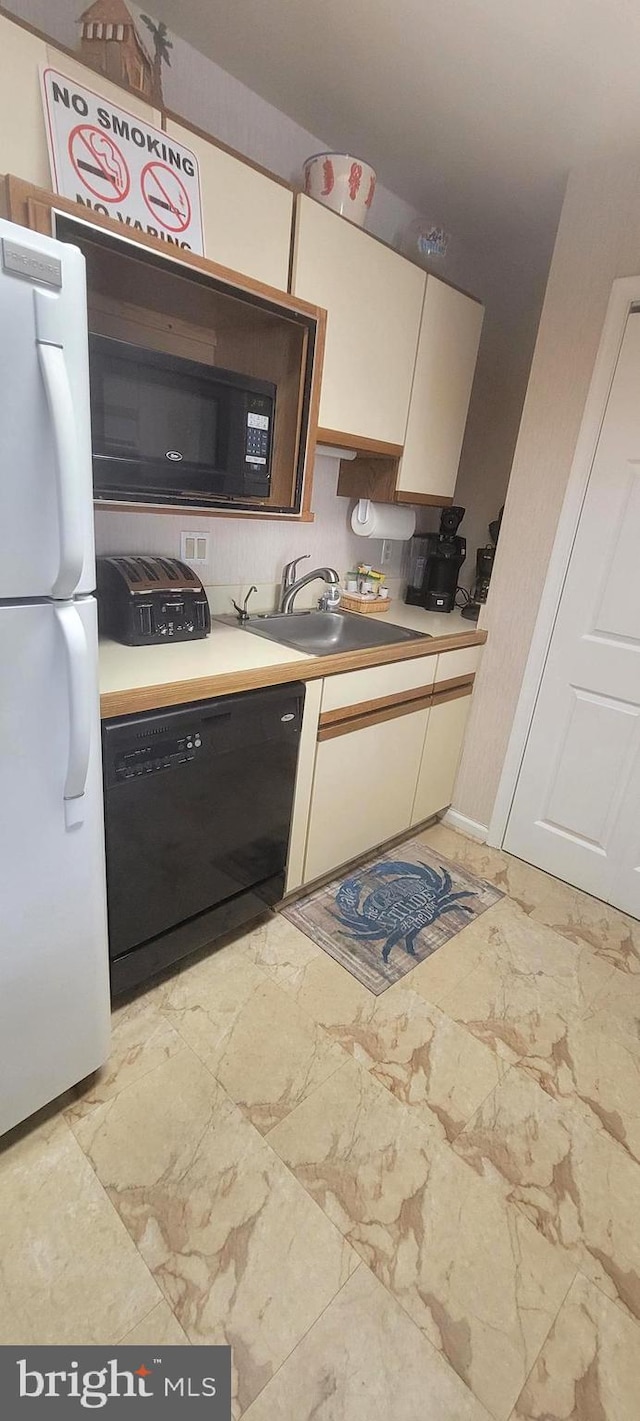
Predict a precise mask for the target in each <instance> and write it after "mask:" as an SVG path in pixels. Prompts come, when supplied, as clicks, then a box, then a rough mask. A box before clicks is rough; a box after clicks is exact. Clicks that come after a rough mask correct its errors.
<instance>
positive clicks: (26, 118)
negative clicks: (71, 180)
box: [0, 17, 50, 188]
mask: <svg viewBox="0 0 640 1421" xmlns="http://www.w3.org/2000/svg"><path fill="white" fill-rule="evenodd" d="M46 62H47V47H46V45H45V44H44V43H43V41H42V40H40V39H37V38H36V36H35V35H32V34H29V33H28V31H27V30H22V29H20V26H19V25H14V24H13V23H12V21H11V20H7V19H4V18H1V17H0V172H1V173H14V174H15V176H16V177H18V178H24V179H25V181H26V182H30V183H36V184H37V185H38V186H39V187H45V188H48V187H49V186H50V177H49V158H48V156H47V139H46V134H45V127H44V117H43V113H42V99H41V98H40V76H39V66H40V65H41V64H46Z"/></svg>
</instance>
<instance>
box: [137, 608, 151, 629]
mask: <svg viewBox="0 0 640 1421" xmlns="http://www.w3.org/2000/svg"><path fill="white" fill-rule="evenodd" d="M136 611H137V617H138V631H139V632H140V634H141V636H152V635H153V608H152V606H151V603H150V602H142V603H141V604H140V605H139V606H138V607H137V608H136Z"/></svg>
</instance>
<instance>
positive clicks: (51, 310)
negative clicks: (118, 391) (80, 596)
mask: <svg viewBox="0 0 640 1421" xmlns="http://www.w3.org/2000/svg"><path fill="white" fill-rule="evenodd" d="M33 295H34V304H35V313H36V342H37V348H38V361H39V364H40V370H41V373H42V379H43V382H44V388H45V391H46V396H47V404H48V407H49V415H50V418H51V427H52V431H53V447H54V457H55V466H56V486H57V502H58V528H59V538H60V562H59V567H58V574H57V577H56V579H55V582H54V584H53V587H52V588H51V596H52V597H59V598H61V599H64V598H68V597H72V596H73V594H74V592H75V590H76V587H77V586H78V583H79V581H80V577H81V574H82V567H83V563H84V529H83V520H82V501H83V497H84V492H85V487H84V486H85V479H84V475H85V470H84V467H83V461H82V458H81V452H80V437H79V432H78V427H77V422H76V415H75V410H74V406H73V395H72V392H71V382H70V380H69V371H68V369H67V361H66V356H65V351H64V344H63V340H62V336H61V333H60V332H59V331H58V330H57V329H56V327H57V325H58V311H57V300H56V297H55V296H52V295H50V294H49V293H48V292H46V291H40V290H35V291H34V293H33Z"/></svg>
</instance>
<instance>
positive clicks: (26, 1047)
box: [0, 220, 109, 1134]
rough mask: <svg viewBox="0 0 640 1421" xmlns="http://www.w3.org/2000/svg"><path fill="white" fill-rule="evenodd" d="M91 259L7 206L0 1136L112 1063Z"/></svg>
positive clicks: (1, 516) (1, 352)
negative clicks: (20, 222) (22, 223)
mask: <svg viewBox="0 0 640 1421" xmlns="http://www.w3.org/2000/svg"><path fill="white" fill-rule="evenodd" d="M94 591H95V555H94V542H93V506H92V477H91V426H90V411H89V366H88V349H87V303H86V280H85V264H84V258H83V256H82V254H81V253H80V252H79V251H77V250H76V248H74V247H71V246H67V245H66V244H63V243H61V242H56V241H53V240H52V239H51V238H49V237H43V236H40V235H39V234H38V233H36V232H31V231H27V230H26V229H24V228H22V227H17V226H15V225H14V224H13V223H10V222H5V221H2V220H0V878H1V887H0V1134H3V1133H4V1132H5V1131H6V1130H8V1129H10V1128H11V1127H12V1126H13V1125H15V1124H17V1123H18V1122H19V1121H21V1120H24V1119H26V1117H27V1116H29V1115H31V1114H32V1113H33V1112H34V1111H35V1110H37V1109H38V1108H39V1107H40V1106H42V1105H44V1104H46V1103H47V1102H48V1101H50V1100H53V1099H54V1098H55V1096H57V1095H59V1094H60V1093H61V1092H62V1091H64V1090H66V1089H67V1088H68V1087H69V1086H72V1085H73V1084H74V1083H76V1082H78V1081H80V1080H82V1078H83V1077H84V1076H87V1075H89V1074H90V1073H91V1072H92V1071H94V1070H96V1069H97V1067H98V1066H100V1065H102V1064H103V1062H104V1061H105V1060H106V1058H107V1056H108V1052H109V970H108V950H107V917H106V888H105V860H104V828H103V815H102V777H101V751H100V719H99V701H98V638H97V616H96V601H95V596H94Z"/></svg>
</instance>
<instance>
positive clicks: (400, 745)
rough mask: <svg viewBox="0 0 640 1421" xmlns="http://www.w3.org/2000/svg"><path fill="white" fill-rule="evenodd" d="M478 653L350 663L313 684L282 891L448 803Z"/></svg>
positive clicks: (375, 844) (475, 650) (348, 859)
mask: <svg viewBox="0 0 640 1421" xmlns="http://www.w3.org/2000/svg"><path fill="white" fill-rule="evenodd" d="M479 652H480V649H479V647H468V648H466V649H462V650H460V651H453V652H448V653H444V654H441V655H440V656H439V657H438V658H437V659H436V657H435V656H434V657H428V656H427V657H421V658H419V659H415V660H410V661H403V662H399V663H397V664H392V665H388V666H379V667H372V668H371V669H367V670H362V671H352V672H348V673H346V674H344V675H338V676H333V677H328V678H327V679H326V680H325V681H324V685H323V690H322V693H321V697H320V696H319V695H318V693H317V690H316V691H314V699H313V703H312V704H311V702H310V705H309V724H308V726H307V735H306V740H305V749H304V755H303V756H302V759H301V763H302V770H300V769H299V781H300V784H301V785H302V787H303V790H304V794H303V793H302V791H301V792H300V793H299V794H298V795H297V809H296V816H295V825H294V828H295V832H294V833H293V834H292V847H291V849H290V861H289V873H288V878H287V892H292V891H293V890H294V889H295V888H297V887H299V886H300V885H301V884H302V883H313V882H314V880H315V879H318V878H322V877H324V876H325V875H326V874H329V873H332V872H333V871H334V870H336V869H339V868H342V867H343V866H344V865H346V864H348V863H350V862H351V860H353V859H357V858H359V857H360V856H361V855H363V854H367V853H369V852H370V851H373V850H375V849H376V848H378V846H379V845H382V844H385V843H386V842H387V841H388V840H389V839H393V838H395V837H396V836H397V835H400V834H403V833H405V832H406V831H407V830H409V829H411V828H412V827H413V826H414V825H417V824H421V823H422V822H423V821H424V820H426V819H430V818H431V817H432V816H433V815H435V814H437V813H438V812H439V811H440V810H442V809H446V808H447V807H448V806H449V804H450V803H451V797H452V793H453V786H454V783H455V777H456V773H457V769H458V763H459V760H460V755H461V751H462V742H463V738H464V730H465V725H466V720H467V716H468V713H469V707H470V704H471V691H472V687H473V678H474V673H475V669H476V666H477V663H478V658H479ZM316 736H317V744H316V747H315V761H314V763H313V766H312V763H311V762H312V754H313V748H312V739H314V738H316ZM305 825H306V848H304V849H303V840H304V834H305ZM303 865H304V866H303Z"/></svg>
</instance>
